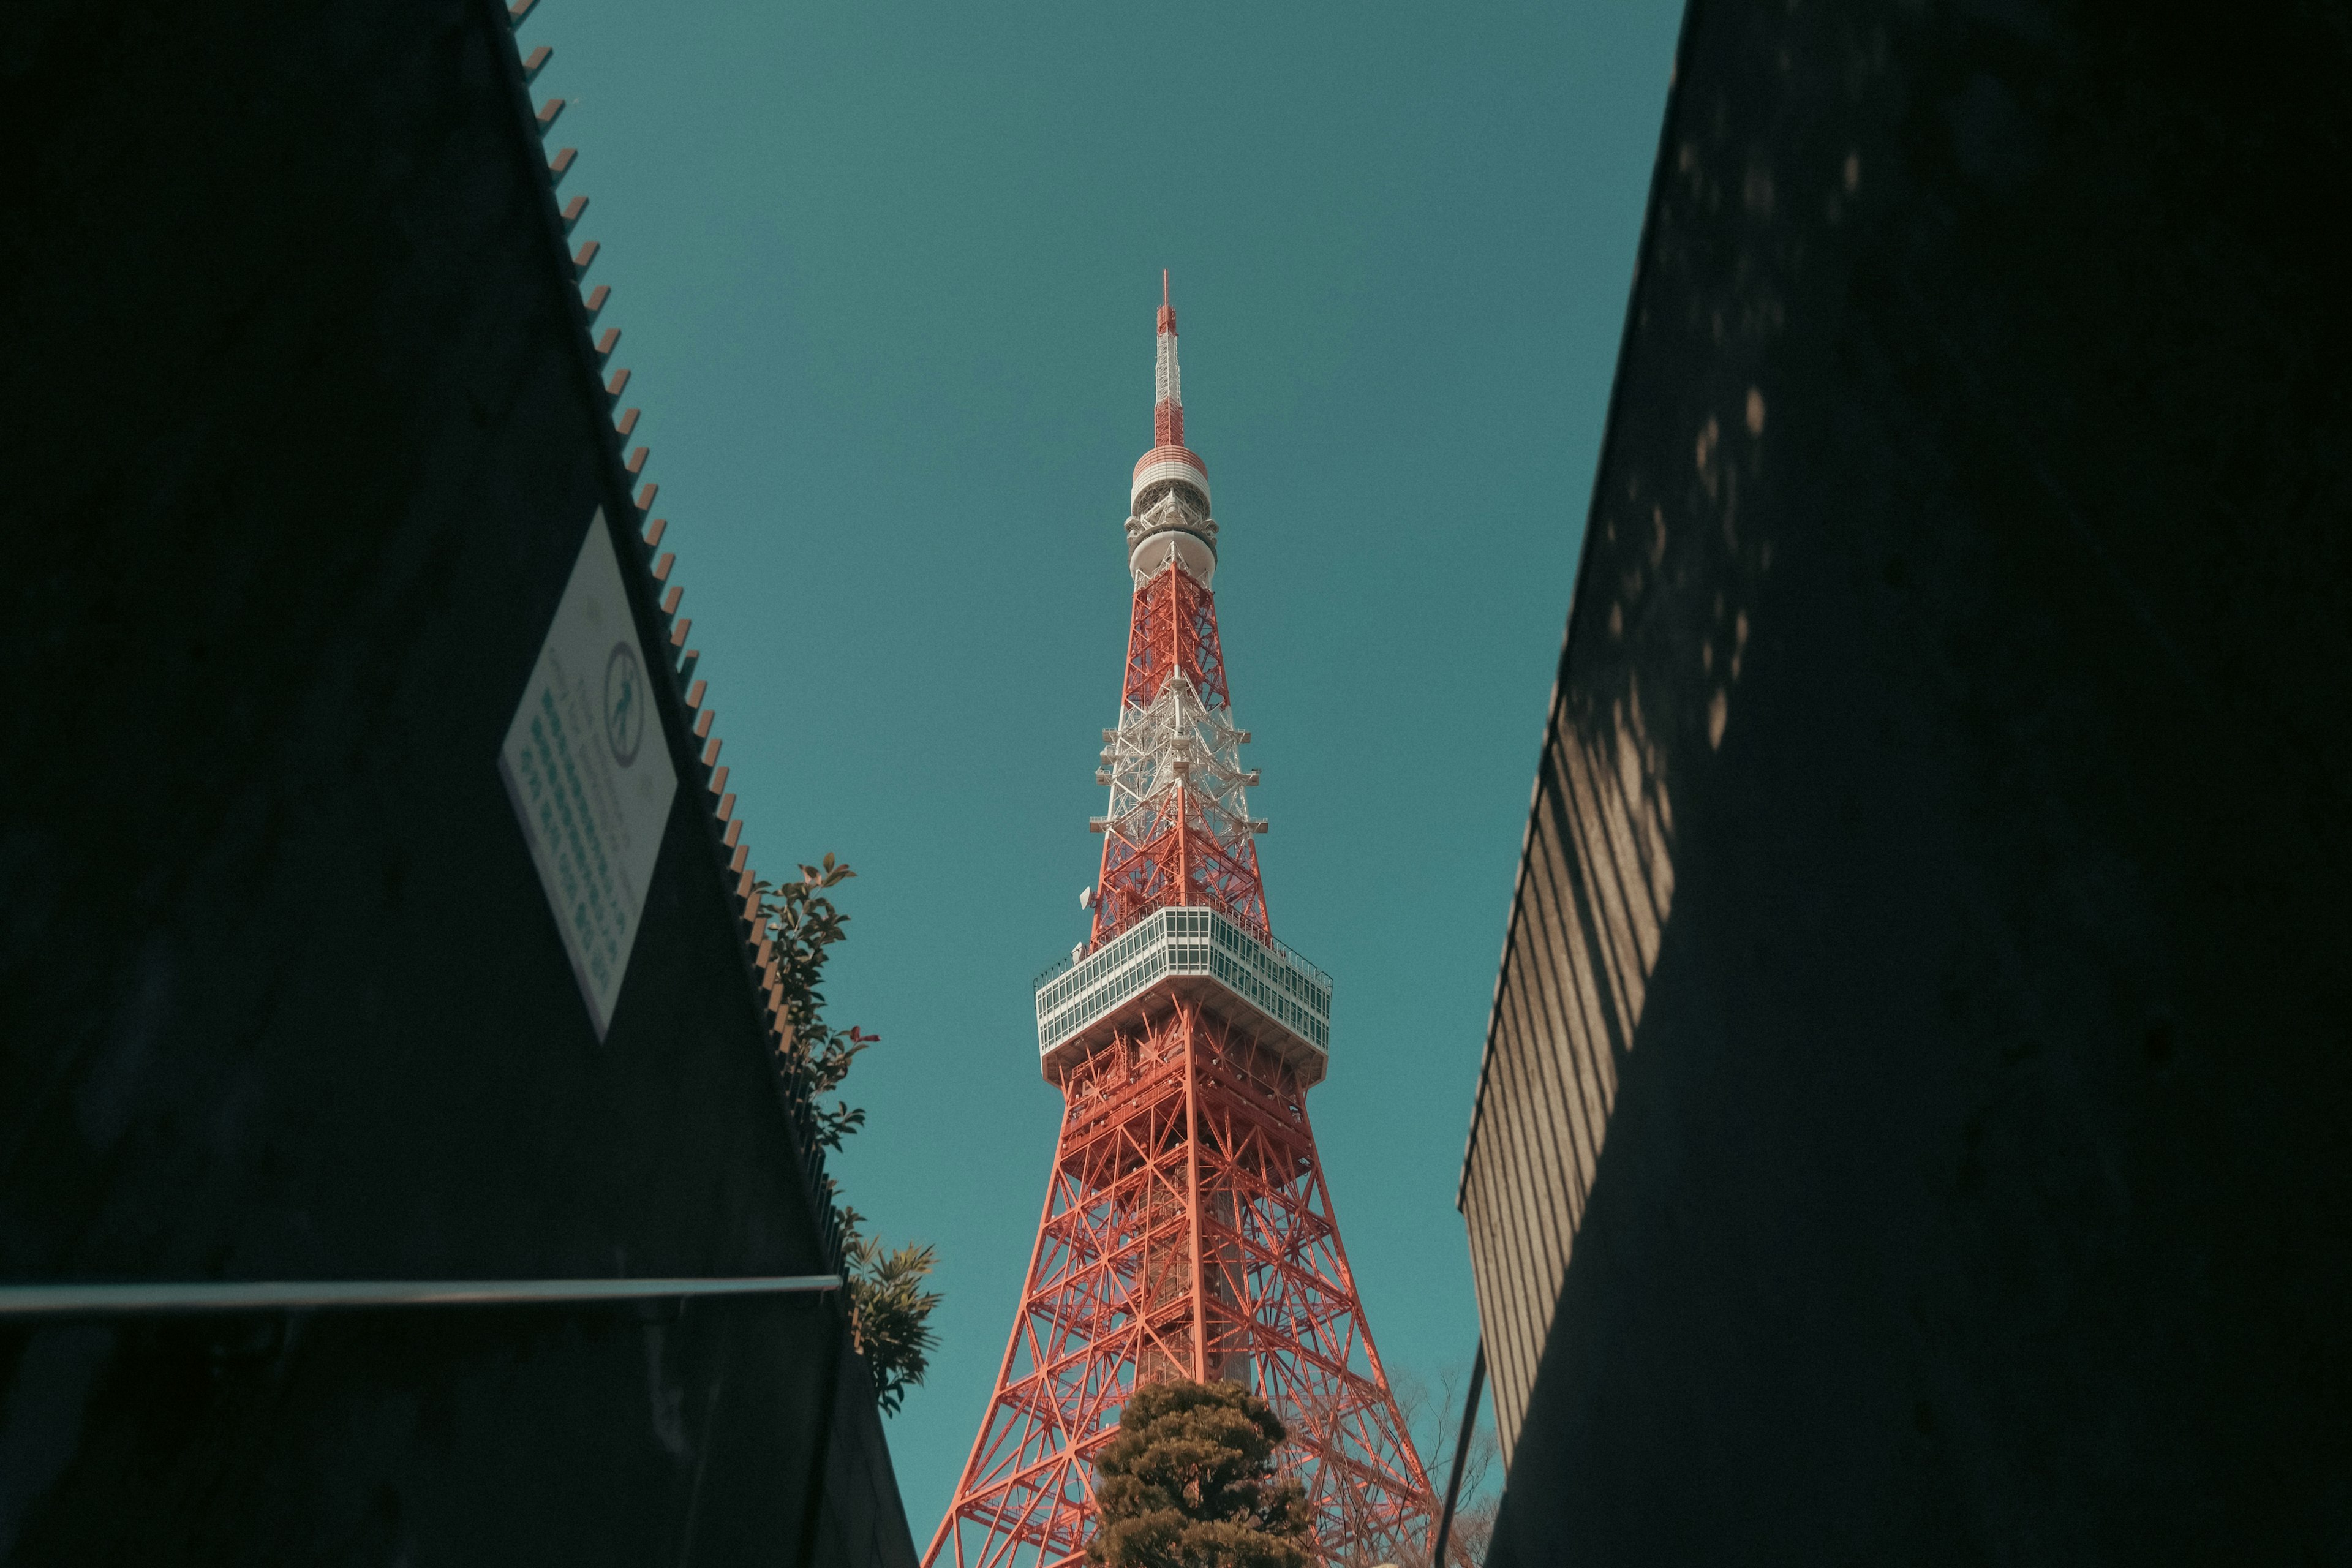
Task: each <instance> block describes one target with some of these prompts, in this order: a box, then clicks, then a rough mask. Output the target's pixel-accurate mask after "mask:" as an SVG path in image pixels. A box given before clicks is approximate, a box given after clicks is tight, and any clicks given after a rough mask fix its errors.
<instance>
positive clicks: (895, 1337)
mask: <svg viewBox="0 0 2352 1568" xmlns="http://www.w3.org/2000/svg"><path fill="white" fill-rule="evenodd" d="M800 872H801V876H800V880H798V881H796V882H783V883H772V882H769V881H767V880H765V879H761V880H760V881H757V882H754V883H753V884H752V886H753V888H754V889H757V890H758V892H759V895H760V918H761V921H762V923H763V926H764V930H765V933H766V935H767V937H768V940H769V941H770V942H772V943H774V944H775V953H776V967H777V972H778V975H779V978H780V979H781V980H782V984H783V1003H784V1005H783V1015H784V1043H783V1046H782V1049H781V1051H780V1053H779V1058H778V1061H777V1069H778V1070H779V1071H780V1072H782V1074H783V1075H784V1076H785V1078H786V1079H789V1080H791V1081H792V1082H793V1083H795V1084H797V1085H799V1086H800V1087H801V1088H803V1089H805V1090H806V1091H807V1094H808V1099H809V1108H810V1110H811V1111H812V1112H814V1118H815V1121H816V1141H817V1142H818V1144H819V1145H821V1146H822V1147H824V1148H827V1149H833V1150H838V1149H840V1147H841V1144H842V1141H843V1140H844V1139H845V1138H847V1137H848V1136H849V1135H850V1134H851V1133H853V1132H855V1131H857V1130H858V1129H859V1128H861V1127H863V1126H865V1125H866V1110H865V1108H864V1107H862V1106H854V1105H851V1104H850V1103H849V1102H848V1101H847V1100H835V1101H834V1102H833V1103H832V1104H831V1105H825V1104H823V1103H821V1102H820V1101H819V1100H818V1098H817V1097H818V1096H819V1095H827V1094H831V1093H833V1092H834V1091H835V1089H839V1088H840V1087H841V1085H842V1081H843V1080H844V1079H846V1078H848V1076H849V1069H850V1067H851V1064H853V1063H854V1062H855V1061H856V1059H857V1058H858V1056H859V1055H860V1054H861V1053H863V1052H865V1051H866V1050H867V1049H868V1048H870V1047H873V1046H876V1045H877V1044H879V1043H880V1042H881V1038H882V1037H881V1036H879V1035H869V1034H866V1032H865V1031H864V1030H862V1029H860V1028H859V1027H858V1026H856V1025H855V1024H852V1025H851V1026H849V1027H848V1028H846V1029H836V1028H834V1027H833V1026H830V1025H828V1024H827V1023H826V1022H825V1021H824V992H823V991H821V990H819V989H818V987H817V983H818V981H819V980H820V979H822V978H823V977H824V963H825V959H826V958H827V957H828V956H829V955H828V953H827V951H826V950H827V949H829V948H831V947H832V946H833V945H834V944H835V942H841V941H844V940H845V938H846V937H847V935H848V932H846V931H843V930H842V928H843V927H844V926H845V925H847V924H848V923H849V917H848V916H847V915H845V914H843V913H842V912H841V911H840V910H837V909H835V907H834V903H833V900H832V899H831V898H830V897H828V896H827V895H828V894H829V893H830V892H831V890H832V889H835V888H836V887H838V886H839V885H840V884H842V883H843V882H845V881H847V880H849V879H851V878H853V877H855V876H856V875H857V873H856V872H855V871H853V870H851V869H850V868H849V866H848V863H847V862H846V861H839V860H835V858H834V857H832V856H831V855H827V856H826V857H825V858H824V864H823V865H822V866H803V867H802V868H800ZM824 1185H825V1191H824V1201H825V1202H826V1203H827V1204H828V1205H832V1208H833V1214H834V1218H835V1221H836V1222H838V1224H839V1225H840V1227H841V1237H842V1258H843V1261H844V1262H845V1263H846V1264H847V1265H848V1268H849V1279H848V1286H849V1322H850V1332H851V1334H852V1335H853V1337H854V1338H855V1339H856V1344H857V1350H858V1353H859V1354H861V1355H863V1356H864V1357H865V1358H866V1367H867V1369H868V1370H869V1371H870V1372H872V1373H873V1374H874V1397H875V1399H876V1401H877V1403H878V1404H879V1405H881V1406H882V1408H883V1409H884V1410H885V1411H886V1412H887V1413H889V1414H891V1415H897V1414H898V1407H899V1405H901V1403H903V1402H904V1400H905V1399H906V1397H907V1390H908V1389H909V1388H912V1387H915V1386H916V1385H918V1384H920V1383H921V1382H922V1381H923V1374H924V1373H927V1372H928V1371H929V1370H930V1353H931V1352H932V1351H933V1350H935V1349H937V1348H938V1339H937V1336H936V1335H935V1334H934V1333H933V1331H932V1330H931V1327H930V1317H931V1313H932V1311H933V1310H935V1309H936V1308H937V1307H938V1306H939V1304H940V1300H941V1298H940V1296H939V1294H938V1293H937V1292H935V1291H929V1290H925V1289H922V1284H923V1281H924V1280H925V1279H927V1278H928V1277H929V1274H930V1272H931V1268H932V1266H933V1265H934V1264H935V1263H936V1262H937V1261H938V1259H937V1258H936V1257H935V1256H934V1255H933V1253H932V1250H931V1249H930V1248H929V1247H911V1246H909V1247H899V1248H898V1250H897V1251H895V1252H891V1251H886V1250H884V1248H883V1246H882V1244H881V1243H880V1242H878V1241H876V1240H873V1239H871V1238H869V1237H867V1236H866V1234H865V1232H864V1230H863V1228H862V1227H863V1226H864V1224H865V1217H866V1216H865V1215H861V1214H859V1213H858V1212H857V1211H856V1209H854V1208H851V1207H850V1206H849V1205H846V1204H843V1203H840V1202H838V1201H837V1200H838V1199H839V1197H840V1186H839V1184H837V1183H836V1182H835V1181H834V1179H833V1178H832V1177H831V1176H827V1177H826V1178H825V1184H824Z"/></svg>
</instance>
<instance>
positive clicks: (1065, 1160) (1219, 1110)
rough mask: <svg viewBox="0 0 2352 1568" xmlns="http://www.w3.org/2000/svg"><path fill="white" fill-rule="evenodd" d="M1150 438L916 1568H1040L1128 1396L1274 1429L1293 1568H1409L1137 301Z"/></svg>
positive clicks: (1138, 468) (1203, 487) (1205, 590)
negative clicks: (940, 1510) (1177, 1396)
mask: <svg viewBox="0 0 2352 1568" xmlns="http://www.w3.org/2000/svg"><path fill="white" fill-rule="evenodd" d="M1152 420H1153V425H1154V437H1155V439H1154V442H1153V445H1152V447H1151V450H1150V451H1149V452H1146V453H1145V454H1144V455H1143V458H1142V460H1141V461H1140V462H1139V463H1137V464H1136V465H1135V479H1134V484H1133V486H1132V488H1131V489H1130V490H1129V516H1128V519H1127V547H1128V570H1129V574H1130V575H1131V576H1132V578H1133V579H1134V584H1135V599H1134V605H1133V608H1132V614H1131V618H1130V620H1129V629H1128V637H1127V669H1126V676H1125V679H1124V681H1123V683H1122V689H1121V691H1120V694H1119V710H1118V728H1117V729H1115V730H1105V731H1103V732H1102V738H1103V749H1102V767H1101V770H1100V771H1099V772H1098V773H1096V774H1095V782H1096V783H1097V784H1101V785H1105V786H1108V789H1109V791H1110V805H1109V809H1108V812H1107V813H1106V815H1104V816H1098V817H1096V818H1094V819H1093V820H1092V821H1091V822H1090V823H1089V825H1088V826H1090V827H1091V828H1092V829H1093V830H1094V831H1095V832H1097V833H1099V834H1101V835H1102V836H1103V853H1102V872H1101V876H1100V877H1099V878H1098V879H1097V882H1096V884H1095V885H1094V887H1092V888H1090V889H1087V893H1086V894H1085V895H1083V896H1082V899H1083V901H1084V902H1085V903H1086V904H1087V907H1088V908H1090V909H1091V910H1093V914H1094V926H1093V931H1092V933H1091V936H1090V939H1089V940H1088V941H1087V942H1083V943H1081V944H1080V945H1079V946H1078V947H1077V948H1076V949H1075V950H1073V952H1072V953H1071V956H1070V958H1069V960H1068V961H1067V962H1066V963H1062V964H1059V965H1057V966H1056V967H1055V968H1054V969H1052V970H1049V971H1048V972H1047V973H1045V976H1044V977H1043V978H1042V979H1041V980H1040V981H1039V983H1038V985H1037V1048H1038V1055H1039V1059H1040V1062H1041V1064H1042V1066H1043V1068H1044V1070H1045V1078H1046V1079H1047V1081H1049V1082H1051V1083H1053V1084H1054V1085H1055V1086H1056V1087H1057V1088H1059V1089H1061V1091H1062V1097H1063V1106H1062V1130H1061V1136H1060V1139H1059V1141H1058V1142H1057V1143H1056V1145H1055V1151H1054V1167H1053V1173H1052V1175H1051V1176H1050V1177H1049V1178H1048V1180H1047V1183H1046V1190H1045V1215H1044V1217H1043V1219H1042V1220H1041V1221H1040V1222H1039V1225H1038V1228H1037V1242H1036V1246H1035V1248H1034V1251H1033V1252H1032V1253H1031V1255H1030V1261H1029V1273H1028V1279H1027V1282H1026V1284H1025V1285H1024V1289H1023V1292H1022V1298H1021V1305H1020V1310H1019V1311H1018V1312H1017V1313H1016V1314H1015V1316H1014V1319H1013V1337H1012V1341H1011V1342H1010V1343H1009V1344H1008V1345H1007V1346H1006V1347H1005V1352H1004V1360H1003V1364H1002V1366H1001V1367H1000V1368H999V1370H998V1372H997V1377H996V1389H995V1393H994V1394H993V1395H992V1397H991V1399H990V1401H989V1406H988V1412H987V1415H985V1416H984V1417H983V1418H982V1422H981V1427H980V1436H979V1437H978V1438H977V1439H976V1440H975V1441H974V1443H973V1445H972V1450H971V1458H970V1459H969V1460H967V1461H966V1462H965V1465H964V1470H963V1477H962V1479H961V1482H960V1483H959V1484H958V1486H957V1488H956V1493H955V1500H954V1502H953V1503H952V1504H951V1505H950V1508H949V1510H948V1514H947V1517H946V1518H945V1519H944V1520H942V1521H940V1528H939V1532H938V1533H937V1534H936V1535H935V1536H933V1537H932V1539H931V1544H930V1548H929V1551H928V1552H925V1553H924V1557H923V1561H924V1564H925V1568H933V1565H934V1564H937V1565H940V1568H1055V1565H1057V1564H1063V1563H1073V1562H1076V1561H1081V1560H1082V1559H1083V1555H1084V1552H1085V1550H1086V1544H1087V1539H1088V1538H1089V1537H1090V1536H1091V1534H1092V1533H1093V1529H1094V1480H1095V1477H1094V1459H1095V1456H1096V1455H1097V1453H1098V1452H1099V1451H1100V1450H1101V1449H1102V1448H1103V1447H1105V1446H1106V1445H1108V1443H1109V1441H1110V1440H1111V1438H1112V1436H1115V1435H1116V1433H1117V1430H1118V1413H1119V1409H1120V1407H1121V1406H1122V1405H1124V1404H1125V1403H1126V1401H1127V1398H1128V1395H1129V1394H1130V1393H1132V1392H1133V1391H1134V1389H1135V1388H1136V1386H1137V1385H1138V1384H1142V1383H1150V1382H1152V1381H1154V1380H1157V1379H1160V1378H1165V1377H1189V1378H1196V1379H1202V1380H1206V1379H1210V1378H1223V1379H1226V1380H1228V1381H1231V1382H1234V1383H1237V1384H1242V1385H1244V1386H1245V1387H1247V1388H1249V1389H1251V1390H1253V1391H1255V1392H1256V1393H1258V1394H1262V1395H1264V1396H1265V1398H1266V1400H1267V1401H1268V1402H1269V1403H1271V1404H1272V1405H1273V1406H1274V1408H1275V1411H1276V1414H1277V1415H1280V1416H1281V1418H1282V1421H1283V1424H1284V1425H1285V1426H1286V1427H1287V1428H1288V1429H1289V1432H1290V1441H1289V1442H1288V1443H1286V1444H1285V1445H1284V1447H1283V1449H1282V1452H1281V1454H1280V1456H1279V1458H1280V1459H1281V1461H1282V1463H1283V1465H1284V1468H1286V1470H1287V1471H1288V1472H1289V1473H1291V1474H1293V1475H1296V1476H1297V1478H1298V1479H1300V1480H1301V1481H1303V1482H1304V1483H1305V1485H1306V1489H1307V1499H1308V1500H1309V1502H1310V1503H1311V1504H1312V1506H1313V1509H1314V1512H1315V1520H1316V1537H1317V1539H1316V1555H1317V1557H1318V1561H1320V1562H1324V1563H1348V1564H1362V1565H1364V1568H1370V1565H1372V1564H1376V1563H1425V1562H1426V1561H1427V1554H1428V1551H1429V1544H1430V1543H1429V1536H1430V1534H1431V1532H1432V1531H1433V1528H1434V1526H1435V1523H1436V1516H1435V1509H1434V1507H1433V1503H1432V1500H1431V1495H1430V1489H1429V1479H1428V1477H1427V1476H1426V1475H1425V1474H1424V1473H1423V1469H1422V1465H1421V1460H1420V1458H1419V1457H1418V1456H1417V1455H1416V1454H1415V1453H1414V1452H1413V1447H1412V1440H1411V1438H1410V1437H1409V1436H1407V1434H1406V1431H1405V1427H1404V1423H1403V1421H1402V1418H1401V1417H1400V1416H1399V1415H1398V1413H1397V1406H1396V1401H1395V1400H1394V1398H1393V1397H1392V1396H1391V1394H1390V1392H1389V1385H1388V1379H1387V1377H1386V1376H1385V1374H1383V1373H1382V1372H1381V1362H1380V1357H1379V1355H1378V1354H1377V1353H1376V1352H1374V1351H1373V1349H1372V1338H1371V1333H1370V1329H1369V1328H1368V1327H1367V1326H1366V1324H1365V1322H1364V1310H1363V1306H1362V1303H1361V1302H1360V1300H1358V1299H1357V1295H1356V1282H1355V1279H1354V1276H1353V1275H1351V1274H1350V1273H1349V1268H1348V1257H1347V1253H1346V1251H1345V1250H1344V1249H1343V1248H1342V1247H1340V1245H1339V1222H1338V1220H1337V1218H1336V1216H1335V1215H1333V1213H1332V1208H1331V1196H1330V1192H1329V1189H1328V1187H1327V1186H1326V1185H1325V1183H1324V1180H1323V1169H1322V1163H1321V1162H1320V1161H1319V1160H1318V1158H1317V1155H1316V1152H1315V1133H1314V1131H1313V1129H1312V1127H1311V1126H1310V1125H1309V1124H1308V1121H1307V1090H1308V1089H1311V1088H1312V1087H1313V1086H1314V1085H1316V1084H1317V1083H1318V1082H1320V1081H1321V1080H1322V1078H1323V1074H1324V1068H1325V1065H1326V1061H1327V1059H1328V1058H1327V1052H1328V1046H1329V1037H1330V1016H1331V982H1330V980H1329V978H1328V977H1327V976H1326V975H1325V974H1324V973H1322V972H1321V971H1320V970H1318V969H1317V968H1316V967H1315V966H1314V965H1313V964H1311V963H1307V961H1306V960H1305V959H1303V958H1301V957H1299V956H1298V955H1297V953H1295V952H1291V951H1290V950H1289V949H1288V948H1286V947H1285V946H1284V945H1283V944H1282V943H1281V942H1278V941H1276V939H1275V936H1274V933H1273V931H1272V929H1271V928H1270V927H1269V925H1268V923H1267V920H1266V908H1265V887H1264V885H1263V883H1262V882H1261V881H1260V880H1259V877H1258V864H1257V843H1256V837H1255V836H1256V835H1258V834H1260V833H1263V832H1265V827H1266V825H1265V823H1264V822H1262V821H1258V820H1256V819H1255V818H1253V817H1252V816H1250V814H1249V805H1248V799H1247V794H1246V792H1247V790H1248V789H1249V787H1250V786H1251V785H1253V784H1256V783H1257V782H1258V776H1257V774H1256V773H1255V772H1254V771H1249V770H1245V769H1244V768H1243V766H1242V763H1241V748H1242V747H1243V746H1244V744H1246V743H1247V742H1248V741H1249V738H1250V737H1249V731H1246V730H1242V729H1237V728H1235V727H1234V719H1233V710H1232V704H1231V702H1230V700H1228V693H1227V689H1226V685H1225V664H1224V659H1223V656H1222V654H1221V653H1220V652H1219V649H1218V643H1217V610H1216V600H1215V598H1214V596H1213V595H1212V594H1211V592H1210V584H1211V582H1212V581H1213V578H1214V577H1215V575H1216V570H1217V525H1216V523H1215V522H1213V521H1211V519H1210V516H1209V475H1208V470H1207V468H1205V467H1204V466H1203V465H1202V461H1201V459H1200V458H1197V457H1195V456H1194V455H1193V454H1192V451H1191V450H1190V449H1189V448H1187V447H1185V445H1184V402H1183V394H1182V388H1181V384H1180V383H1179V381H1178V376H1177V366H1176V312H1175V310H1173V309H1172V308H1171V306H1170V305H1169V303H1168V295H1167V277H1166V274H1164V273H1163V274H1162V275H1161V278H1160V366H1159V398H1158V403H1157V405H1156V406H1155V407H1154V409H1153V410H1152Z"/></svg>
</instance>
